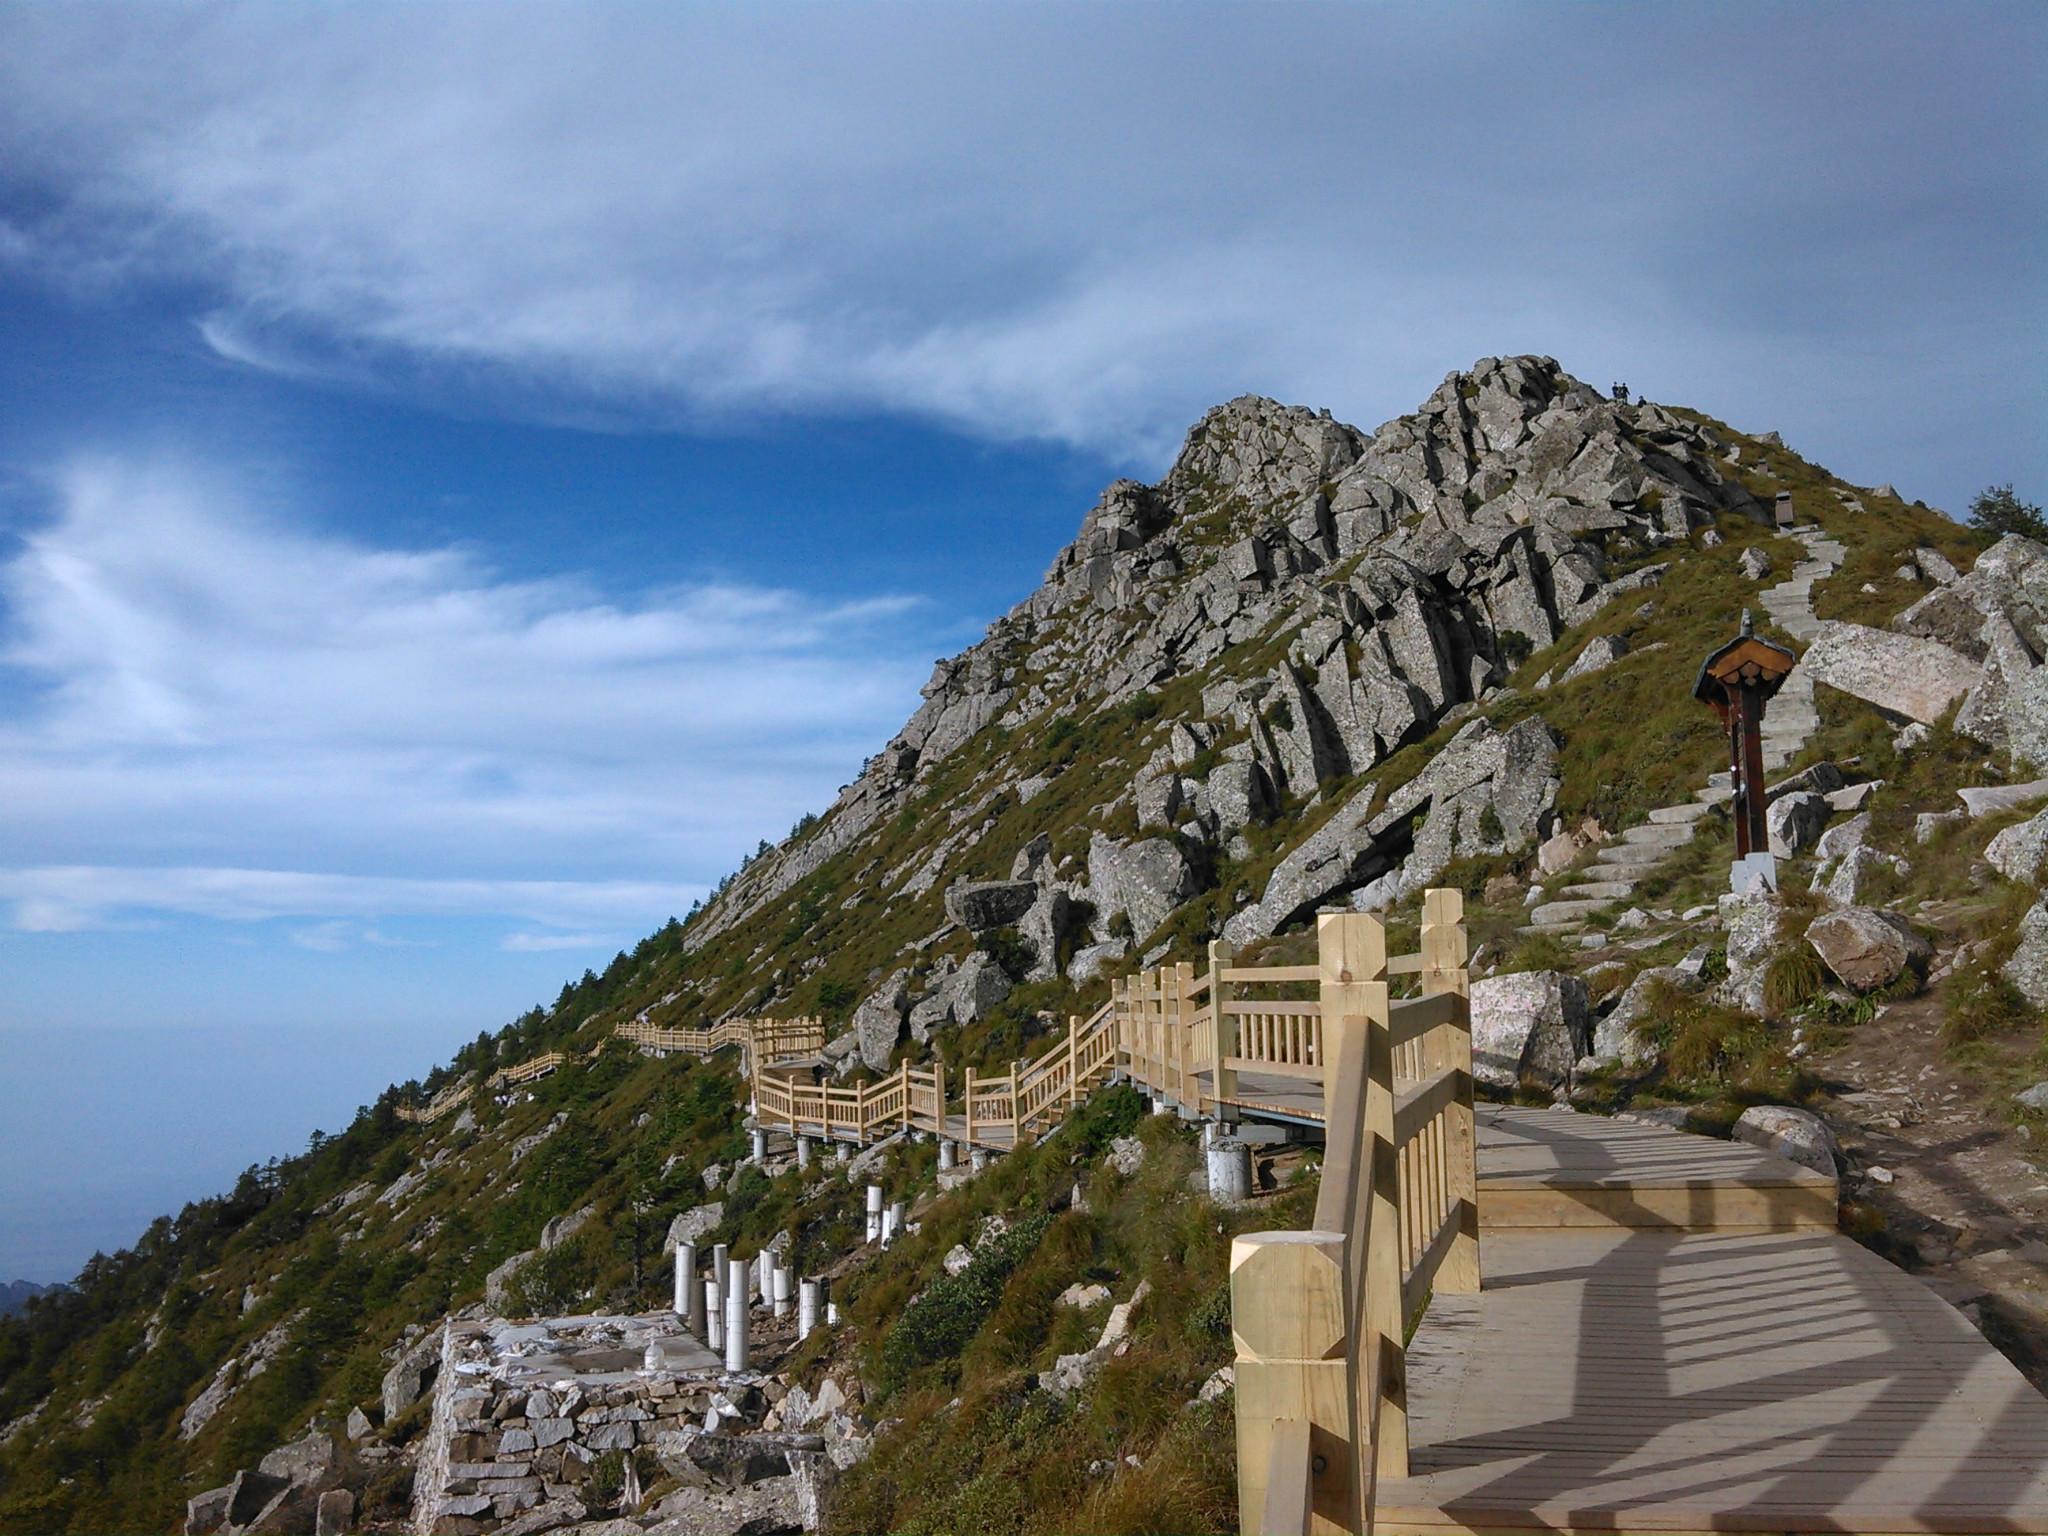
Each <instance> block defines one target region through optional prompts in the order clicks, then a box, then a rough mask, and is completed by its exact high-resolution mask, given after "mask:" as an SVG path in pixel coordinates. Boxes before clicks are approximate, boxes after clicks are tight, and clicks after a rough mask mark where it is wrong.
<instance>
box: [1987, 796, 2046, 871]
mask: <svg viewBox="0 0 2048 1536" xmlns="http://www.w3.org/2000/svg"><path fill="white" fill-rule="evenodd" d="M1984 857H1985V859H1986V860H1987V861H1988V862H1989V863H1990V865H1991V867H1992V868H1993V869H1995V870H1997V871H1998V872H1999V873H2000V874H2001V875H2003V876H2005V878H2006V879H2008V880H2016V881H2018V882H2019V883H2020V884H2021V885H2039V884H2040V883H2041V880H2042V878H2043V876H2044V874H2048V869H2044V865H2048V810H2044V811H2041V812H2039V813H2037V814H2036V815H2035V816H2034V817H2033V818H2032V819H2031V820H2029V821H2023V822H2020V823H2019V824H2018V825H2016V826H2010V827H2007V828H2006V829H2005V830H2004V831H2003V832H2000V833H1999V834H1998V835H1997V836H1996V837H1994V838H1992V839H1991V841H1990V842H1988V843H1986V844H1985V845H1984Z"/></svg>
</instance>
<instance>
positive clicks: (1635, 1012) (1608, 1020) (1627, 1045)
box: [1588, 965, 1700, 1071]
mask: <svg viewBox="0 0 2048 1536" xmlns="http://www.w3.org/2000/svg"><path fill="white" fill-rule="evenodd" d="M1661 987H1671V988H1674V989H1676V990H1677V991H1679V992H1695V991H1698V990H1699V987H1700V978H1699V974H1698V973H1697V972H1695V971H1685V970H1681V969H1679V968H1678V967H1677V966H1675V965H1659V966H1652V967H1651V968H1650V969H1649V970H1647V971H1644V972H1643V973H1642V974H1641V975H1639V976H1637V977H1636V978H1635V980H1633V981H1631V982H1630V983H1629V984H1628V986H1627V987H1626V988H1625V989H1624V990H1623V991H1622V994H1621V996H1620V997H1618V998H1616V999H1615V1000H1614V1006H1613V1007H1611V1008H1609V1009H1608V1010H1607V1012H1606V1013H1605V1014H1603V1015H1602V1016H1601V1018H1600V1020H1599V1022H1598V1023H1596V1024H1595V1025H1594V1026H1593V1044H1592V1049H1591V1051H1590V1052H1589V1053H1588V1054H1589V1055H1591V1056H1592V1058H1593V1060H1594V1061H1595V1062H1597V1063H1598V1064H1599V1065H1601V1066H1621V1067H1626V1068H1628V1069H1629V1070H1631V1071H1636V1070H1640V1069H1642V1068H1644V1067H1651V1066H1655V1065H1656V1062H1657V1047H1656V1045H1655V1044H1653V1043H1652V1042H1651V1041H1650V1040H1649V1039H1648V1038H1647V1037H1646V1036H1645V1035H1644V1034H1643V1032H1642V1030H1641V1029H1640V1028H1639V1027H1638V1026H1640V1025H1641V1024H1643V1023H1645V1022H1647V1021H1648V1020H1649V1018H1650V1003H1651V1000H1652V999H1653V998H1654V997H1655V996H1656V994H1657V992H1658V991H1659V989H1660V988H1661Z"/></svg>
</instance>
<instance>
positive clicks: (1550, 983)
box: [1472, 971, 1593, 1088]
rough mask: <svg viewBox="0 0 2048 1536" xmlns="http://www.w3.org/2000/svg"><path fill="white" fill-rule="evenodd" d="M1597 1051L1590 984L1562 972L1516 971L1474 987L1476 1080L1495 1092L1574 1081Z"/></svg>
mask: <svg viewBox="0 0 2048 1536" xmlns="http://www.w3.org/2000/svg"><path fill="white" fill-rule="evenodd" d="M1592 1047H1593V1037H1592V1020H1591V1009H1590V1005H1589V1003H1588V1000H1587V995H1586V984H1585V983H1584V982H1583V981H1581V980H1579V978H1578V977H1576V976H1567V975H1566V974H1565V973H1564V972H1562V971H1513V972H1510V973H1509V974H1507V975H1505V976H1488V977H1486V978H1484V979H1483V980H1480V981H1475V982H1473V983H1472V1075H1473V1076H1474V1077H1475V1078H1477V1079H1478V1080H1479V1081H1480V1082H1482V1083H1486V1084H1488V1085H1490V1086H1492V1087H1495V1088H1512V1087H1514V1086H1515V1085H1516V1084H1518V1083H1520V1082H1521V1081H1522V1080H1523V1079H1524V1078H1528V1079H1530V1080H1532V1081H1534V1082H1536V1083H1539V1084H1541V1085H1543V1086H1545V1087H1556V1086H1558V1085H1560V1084H1563V1083H1566V1082H1569V1081H1570V1080H1571V1075H1572V1069H1573V1068H1574V1067H1575V1066H1576V1065H1577V1063H1578V1061H1579V1058H1581V1057H1582V1056H1586V1055H1588V1054H1590V1053H1591V1051H1592Z"/></svg>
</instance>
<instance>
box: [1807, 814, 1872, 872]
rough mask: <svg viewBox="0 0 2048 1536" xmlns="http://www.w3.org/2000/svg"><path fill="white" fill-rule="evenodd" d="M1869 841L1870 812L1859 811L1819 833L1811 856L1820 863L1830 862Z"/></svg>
mask: <svg viewBox="0 0 2048 1536" xmlns="http://www.w3.org/2000/svg"><path fill="white" fill-rule="evenodd" d="M1869 841H1870V813H1869V812H1868V811H1861V812H1858V813H1857V814H1856V815H1854V816H1851V817H1850V818H1849V819H1848V820H1847V821H1843V822H1838V823H1837V824H1836V825H1834V826H1832V827H1829V828H1828V829H1827V831H1825V832H1823V833H1821V835H1820V837H1819V838H1818V839H1817V840H1816V841H1815V843H1814V845H1813V856H1814V857H1815V858H1816V859H1818V860H1819V861H1820V862H1821V863H1822V864H1832V863H1834V862H1835V861H1836V860H1837V859H1843V858H1847V857H1848V856H1849V853H1850V851H1851V850H1852V849H1856V848H1861V847H1862V846H1863V845H1864V844H1866V843H1868V842H1869Z"/></svg>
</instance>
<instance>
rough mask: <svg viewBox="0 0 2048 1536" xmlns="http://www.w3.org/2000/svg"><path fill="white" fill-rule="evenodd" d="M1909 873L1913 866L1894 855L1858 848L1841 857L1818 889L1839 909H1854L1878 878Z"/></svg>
mask: <svg viewBox="0 0 2048 1536" xmlns="http://www.w3.org/2000/svg"><path fill="white" fill-rule="evenodd" d="M1911 872H1912V865H1910V864H1908V863H1907V862H1906V861H1905V860H1904V859H1902V858H1900V857H1899V856H1898V855H1896V854H1891V853H1879V852H1878V851H1877V850H1876V849H1875V848H1870V847H1864V846H1858V847H1855V848H1852V849H1850V850H1849V852H1848V853H1847V854H1845V855H1844V856H1843V858H1842V861H1841V862H1840V863H1839V864H1837V865H1836V866H1835V867H1834V870H1833V872H1832V873H1830V874H1829V875H1828V877H1827V879H1826V881H1825V882H1824V883H1823V884H1822V885H1821V886H1820V887H1819V890H1820V892H1821V894H1822V895H1824V896H1826V897H1827V899H1828V900H1829V901H1830V902H1832V903H1834V905H1836V906H1838V907H1854V906H1858V905H1861V904H1862V901H1863V898H1864V897H1865V896H1867V895H1869V894H1870V892H1871V889H1872V887H1873V885H1874V884H1875V882H1876V880H1877V878H1878V877H1879V876H1880V875H1882V874H1885V873H1891V874H1899V875H1904V874H1910V873H1911Z"/></svg>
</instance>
